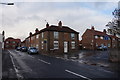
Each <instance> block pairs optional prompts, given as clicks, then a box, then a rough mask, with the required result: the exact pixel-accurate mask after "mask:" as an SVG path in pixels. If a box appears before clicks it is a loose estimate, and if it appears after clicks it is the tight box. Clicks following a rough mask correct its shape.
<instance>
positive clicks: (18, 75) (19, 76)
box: [8, 50, 23, 80]
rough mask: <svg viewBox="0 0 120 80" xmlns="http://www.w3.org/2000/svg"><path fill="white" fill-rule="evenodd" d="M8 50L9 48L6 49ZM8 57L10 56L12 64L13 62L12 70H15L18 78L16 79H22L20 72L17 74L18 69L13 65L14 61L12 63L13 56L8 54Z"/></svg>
mask: <svg viewBox="0 0 120 80" xmlns="http://www.w3.org/2000/svg"><path fill="white" fill-rule="evenodd" d="M8 51H9V50H8ZM9 53H11V52H10V51H9ZM10 58H11V61H12V64H13V67H14V70H15V72H16V75H17V78H18V80H19V79H23V76H21V75H20V74H19V71H18V69H17V68H16V66H15V63H14V61H13V57H12V56H11V55H10Z"/></svg>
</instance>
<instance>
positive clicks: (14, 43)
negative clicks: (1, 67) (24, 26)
mask: <svg viewBox="0 0 120 80" xmlns="http://www.w3.org/2000/svg"><path fill="white" fill-rule="evenodd" d="M20 44H21V40H20V39H14V38H12V37H9V38H7V39H6V40H5V49H15V48H16V47H18V46H20Z"/></svg>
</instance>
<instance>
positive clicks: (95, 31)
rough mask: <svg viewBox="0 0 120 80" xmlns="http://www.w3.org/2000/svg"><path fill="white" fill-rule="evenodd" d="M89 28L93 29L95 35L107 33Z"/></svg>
mask: <svg viewBox="0 0 120 80" xmlns="http://www.w3.org/2000/svg"><path fill="white" fill-rule="evenodd" d="M88 30H89V31H91V32H92V33H94V35H100V36H104V35H107V34H106V33H105V32H101V31H97V30H92V29H88Z"/></svg>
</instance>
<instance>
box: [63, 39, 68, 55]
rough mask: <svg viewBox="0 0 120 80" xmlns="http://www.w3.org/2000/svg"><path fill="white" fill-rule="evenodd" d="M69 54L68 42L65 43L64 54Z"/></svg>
mask: <svg viewBox="0 0 120 80" xmlns="http://www.w3.org/2000/svg"><path fill="white" fill-rule="evenodd" d="M67 52H68V42H67V41H65V42H64V53H67Z"/></svg>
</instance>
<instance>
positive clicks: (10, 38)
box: [5, 37, 21, 42]
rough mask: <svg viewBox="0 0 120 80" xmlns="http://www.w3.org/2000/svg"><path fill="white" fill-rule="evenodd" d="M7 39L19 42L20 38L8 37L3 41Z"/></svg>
mask: <svg viewBox="0 0 120 80" xmlns="http://www.w3.org/2000/svg"><path fill="white" fill-rule="evenodd" d="M7 40H9V41H13V40H14V41H16V42H21V40H20V39H14V38H12V37H8V38H7V39H6V40H5V41H7Z"/></svg>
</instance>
